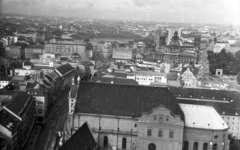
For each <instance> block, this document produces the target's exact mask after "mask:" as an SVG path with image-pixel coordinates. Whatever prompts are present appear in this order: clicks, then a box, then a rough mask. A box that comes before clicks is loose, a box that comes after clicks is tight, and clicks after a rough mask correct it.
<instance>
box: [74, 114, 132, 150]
mask: <svg viewBox="0 0 240 150" xmlns="http://www.w3.org/2000/svg"><path fill="white" fill-rule="evenodd" d="M85 122H88V124H89V126H90V127H91V130H92V132H93V135H94V138H95V140H96V141H97V143H99V146H100V147H103V146H104V145H103V143H104V136H107V137H108V143H109V144H108V148H110V149H111V148H112V147H117V148H118V149H122V139H123V138H126V139H127V145H126V146H127V148H126V149H131V148H133V147H135V145H136V139H137V126H135V124H136V122H135V121H134V120H133V119H132V118H128V117H117V116H116V117H112V116H100V115H93V114H75V115H74V122H73V128H74V129H75V131H76V130H77V129H78V128H79V127H80V126H81V125H82V124H83V123H85ZM100 127H101V129H100V134H99V128H100ZM131 134H132V135H131Z"/></svg>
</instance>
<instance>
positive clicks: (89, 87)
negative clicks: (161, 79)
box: [76, 82, 184, 120]
mask: <svg viewBox="0 0 240 150" xmlns="http://www.w3.org/2000/svg"><path fill="white" fill-rule="evenodd" d="M161 104H162V105H164V106H166V107H167V108H168V109H170V110H171V111H172V112H173V113H174V114H176V115H180V116H181V118H182V119H183V120H184V114H183V112H182V110H181V108H180V106H179V105H178V103H177V101H176V99H175V97H174V95H173V94H172V93H171V92H170V91H169V90H168V88H166V87H150V86H135V85H118V84H104V83H92V82H81V84H80V86H79V90H78V97H77V103H76V112H77V113H92V114H105V115H117V116H129V117H139V116H141V115H142V113H143V112H149V111H151V110H152V109H153V108H155V107H157V106H159V105H161Z"/></svg>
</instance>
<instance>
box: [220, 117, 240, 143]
mask: <svg viewBox="0 0 240 150" xmlns="http://www.w3.org/2000/svg"><path fill="white" fill-rule="evenodd" d="M221 117H222V118H223V120H224V121H225V123H226V124H228V126H229V130H228V131H229V133H232V135H233V136H235V137H236V138H238V139H240V116H239V115H236V116H229V115H221Z"/></svg>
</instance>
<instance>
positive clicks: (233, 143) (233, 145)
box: [228, 134, 240, 150]
mask: <svg viewBox="0 0 240 150" xmlns="http://www.w3.org/2000/svg"><path fill="white" fill-rule="evenodd" d="M228 139H229V140H230V146H229V150H240V143H239V140H237V139H236V137H235V136H232V134H229V135H228Z"/></svg>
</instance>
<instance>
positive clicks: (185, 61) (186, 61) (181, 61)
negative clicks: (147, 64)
mask: <svg viewBox="0 0 240 150" xmlns="http://www.w3.org/2000/svg"><path fill="white" fill-rule="evenodd" d="M148 59H149V60H159V59H158V58H151V57H148ZM160 60H162V59H160ZM164 61H166V59H164ZM173 61H174V60H173ZM191 61H194V59H192V60H191V59H188V60H182V59H179V60H178V61H175V62H179V63H189V62H191Z"/></svg>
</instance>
